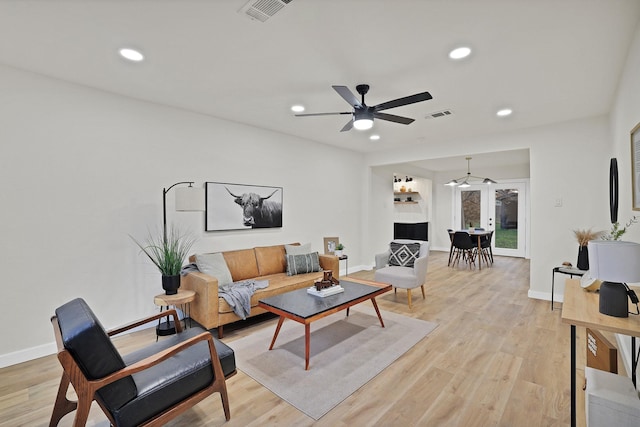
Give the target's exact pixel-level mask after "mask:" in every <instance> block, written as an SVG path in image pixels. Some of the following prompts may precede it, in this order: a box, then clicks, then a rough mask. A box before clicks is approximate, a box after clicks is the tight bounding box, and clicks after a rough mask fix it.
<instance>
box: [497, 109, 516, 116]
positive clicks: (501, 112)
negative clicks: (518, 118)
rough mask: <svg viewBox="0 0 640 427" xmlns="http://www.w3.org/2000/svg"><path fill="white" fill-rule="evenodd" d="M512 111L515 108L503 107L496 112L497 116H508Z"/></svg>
mask: <svg viewBox="0 0 640 427" xmlns="http://www.w3.org/2000/svg"><path fill="white" fill-rule="evenodd" d="M512 113H513V110H512V109H511V108H503V109H502V110H498V112H497V113H496V116H498V117H507V116H510V115H511V114H512Z"/></svg>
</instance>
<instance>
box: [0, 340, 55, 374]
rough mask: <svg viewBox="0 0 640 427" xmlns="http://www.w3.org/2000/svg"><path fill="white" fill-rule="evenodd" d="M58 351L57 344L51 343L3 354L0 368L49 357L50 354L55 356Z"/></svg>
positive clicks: (0, 356)
mask: <svg viewBox="0 0 640 427" xmlns="http://www.w3.org/2000/svg"><path fill="white" fill-rule="evenodd" d="M56 351H57V348H56V343H55V342H50V343H48V344H43V345H39V346H36V347H31V348H26V349H24V350H19V351H14V352H13V353H7V354H1V355H0V368H6V367H7V366H11V365H17V364H18V363H22V362H27V361H29V360H33V359H38V358H40V357H44V356H49V355H50V354H54V353H55V352H56Z"/></svg>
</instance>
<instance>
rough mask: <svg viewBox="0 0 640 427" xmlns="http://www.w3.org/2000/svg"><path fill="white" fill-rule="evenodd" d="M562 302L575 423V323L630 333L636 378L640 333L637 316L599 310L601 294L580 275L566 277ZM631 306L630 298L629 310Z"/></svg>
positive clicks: (632, 374) (574, 421)
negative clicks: (567, 331) (585, 286)
mask: <svg viewBox="0 0 640 427" xmlns="http://www.w3.org/2000/svg"><path fill="white" fill-rule="evenodd" d="M565 283H566V284H565V287H564V303H563V304H562V323H568V324H570V325H571V426H572V427H575V425H576V326H581V327H585V328H591V329H598V330H602V331H609V332H613V333H616V334H622V335H629V336H631V366H632V371H631V379H632V380H633V384H634V386H635V384H636V381H635V378H636V338H635V337H638V336H640V318H639V317H638V316H629V317H613V316H607V315H605V314H601V313H600V311H599V296H598V294H596V293H594V292H585V291H584V290H583V289H582V288H581V287H580V281H579V280H578V279H567V281H566V282H565ZM631 310H632V307H631V303H630V302H629V311H631Z"/></svg>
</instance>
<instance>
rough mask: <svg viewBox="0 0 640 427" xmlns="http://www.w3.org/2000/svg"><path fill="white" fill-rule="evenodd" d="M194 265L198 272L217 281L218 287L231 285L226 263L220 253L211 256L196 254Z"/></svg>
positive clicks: (231, 281)
mask: <svg viewBox="0 0 640 427" xmlns="http://www.w3.org/2000/svg"><path fill="white" fill-rule="evenodd" d="M196 265H197V266H198V270H200V271H201V272H203V273H204V274H208V275H209V276H213V277H215V278H216V279H218V286H224V285H228V284H229V283H233V279H232V278H231V272H230V271H229V267H227V262H226V261H225V259H224V256H223V255H222V254H221V253H220V252H217V253H213V254H196Z"/></svg>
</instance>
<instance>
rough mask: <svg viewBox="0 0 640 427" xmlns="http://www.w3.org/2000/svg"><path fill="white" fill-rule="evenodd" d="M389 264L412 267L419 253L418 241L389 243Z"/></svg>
mask: <svg viewBox="0 0 640 427" xmlns="http://www.w3.org/2000/svg"><path fill="white" fill-rule="evenodd" d="M389 246H390V250H391V253H390V255H389V265H394V266H398V267H413V263H414V262H415V260H416V258H418V254H419V253H420V243H396V242H391V243H390V245H389Z"/></svg>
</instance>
